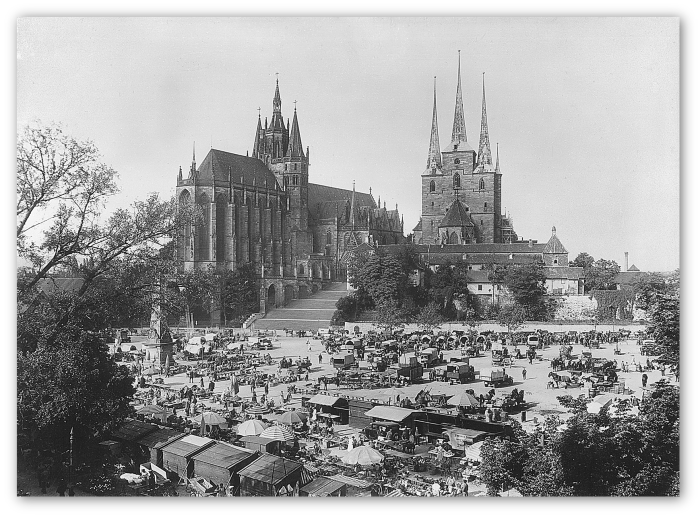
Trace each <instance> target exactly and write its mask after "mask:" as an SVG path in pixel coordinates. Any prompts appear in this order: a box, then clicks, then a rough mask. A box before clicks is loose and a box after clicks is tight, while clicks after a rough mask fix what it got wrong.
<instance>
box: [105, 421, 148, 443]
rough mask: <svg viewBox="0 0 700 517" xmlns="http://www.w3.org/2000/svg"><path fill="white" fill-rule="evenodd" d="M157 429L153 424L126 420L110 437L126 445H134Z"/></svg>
mask: <svg viewBox="0 0 700 517" xmlns="http://www.w3.org/2000/svg"><path fill="white" fill-rule="evenodd" d="M156 429H158V426H157V425H155V424H149V423H146V422H141V421H140V420H133V419H132V420H127V421H126V422H124V423H123V424H122V425H121V426H119V428H118V429H117V430H116V431H113V432H112V437H113V438H115V439H117V440H120V441H123V442H128V443H136V441H137V440H138V439H139V438H142V437H144V436H146V435H147V434H148V433H152V432H153V431H155V430H156Z"/></svg>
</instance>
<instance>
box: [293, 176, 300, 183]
mask: <svg viewBox="0 0 700 517" xmlns="http://www.w3.org/2000/svg"><path fill="white" fill-rule="evenodd" d="M292 185H299V176H297V175H296V174H295V175H294V176H292Z"/></svg>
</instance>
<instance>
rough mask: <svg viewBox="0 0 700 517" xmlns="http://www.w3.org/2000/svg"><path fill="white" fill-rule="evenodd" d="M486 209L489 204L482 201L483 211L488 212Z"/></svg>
mask: <svg viewBox="0 0 700 517" xmlns="http://www.w3.org/2000/svg"><path fill="white" fill-rule="evenodd" d="M488 211H489V204H488V203H484V212H488Z"/></svg>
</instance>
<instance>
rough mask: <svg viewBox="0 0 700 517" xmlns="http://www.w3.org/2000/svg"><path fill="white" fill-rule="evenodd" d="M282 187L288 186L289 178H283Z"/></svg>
mask: <svg viewBox="0 0 700 517" xmlns="http://www.w3.org/2000/svg"><path fill="white" fill-rule="evenodd" d="M284 186H285V187H288V186H289V176H285V177H284Z"/></svg>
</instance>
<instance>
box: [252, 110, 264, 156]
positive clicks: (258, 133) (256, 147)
mask: <svg viewBox="0 0 700 517" xmlns="http://www.w3.org/2000/svg"><path fill="white" fill-rule="evenodd" d="M262 143H263V129H262V124H261V122H260V112H259V111H258V127H257V128H256V129H255V143H253V156H254V157H255V158H260V155H261V154H262V152H261V151H262V149H261V147H262Z"/></svg>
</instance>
